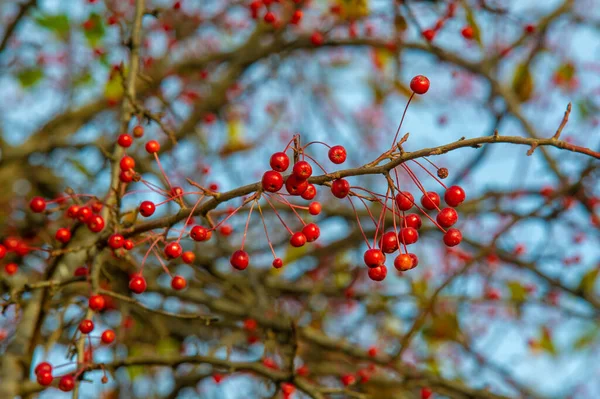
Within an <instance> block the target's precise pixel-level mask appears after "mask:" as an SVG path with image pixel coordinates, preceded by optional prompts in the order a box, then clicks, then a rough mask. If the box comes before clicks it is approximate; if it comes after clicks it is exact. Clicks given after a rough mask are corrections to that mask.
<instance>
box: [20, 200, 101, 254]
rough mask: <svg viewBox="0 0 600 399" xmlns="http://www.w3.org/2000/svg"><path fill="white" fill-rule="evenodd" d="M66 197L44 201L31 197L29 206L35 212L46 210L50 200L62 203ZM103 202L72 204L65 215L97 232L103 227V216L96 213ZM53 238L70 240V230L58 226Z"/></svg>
mask: <svg viewBox="0 0 600 399" xmlns="http://www.w3.org/2000/svg"><path fill="white" fill-rule="evenodd" d="M66 199H67V198H65V197H61V198H58V199H56V200H53V201H46V200H45V199H44V198H42V197H33V198H32V199H31V201H30V202H29V208H30V209H31V210H32V211H33V212H35V213H42V212H44V211H45V210H46V208H47V205H48V204H49V203H51V202H56V203H58V204H59V205H62V204H63V203H64V202H65V201H66ZM102 207H103V204H102V202H100V201H98V200H93V201H90V202H89V203H88V204H86V205H77V204H73V205H71V206H69V207H68V208H67V212H66V216H67V217H68V218H70V219H75V220H77V221H79V222H81V223H84V224H86V225H87V227H88V229H89V230H90V231H92V232H94V233H99V232H101V231H102V230H103V229H104V224H105V223H104V218H102V216H100V215H98V213H100V211H101V210H102ZM55 238H56V240H57V241H59V242H61V243H63V244H66V243H67V242H69V241H70V240H71V230H69V229H68V228H64V227H63V228H59V229H58V230H57V231H56V234H55Z"/></svg>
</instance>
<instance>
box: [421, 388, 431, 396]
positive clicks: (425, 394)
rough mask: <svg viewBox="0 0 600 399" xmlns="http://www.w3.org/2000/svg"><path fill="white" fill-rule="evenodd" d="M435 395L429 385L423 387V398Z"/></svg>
mask: <svg viewBox="0 0 600 399" xmlns="http://www.w3.org/2000/svg"><path fill="white" fill-rule="evenodd" d="M431 395H433V391H432V390H431V389H429V388H427V387H424V388H421V399H429V398H431Z"/></svg>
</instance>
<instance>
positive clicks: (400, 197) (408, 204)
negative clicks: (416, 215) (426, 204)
mask: <svg viewBox="0 0 600 399" xmlns="http://www.w3.org/2000/svg"><path fill="white" fill-rule="evenodd" d="M414 203H415V198H414V197H413V195H412V194H411V193H409V192H408V191H400V192H399V193H398V194H396V205H397V206H398V209H399V210H401V211H408V210H409V209H410V208H412V206H413V204H414Z"/></svg>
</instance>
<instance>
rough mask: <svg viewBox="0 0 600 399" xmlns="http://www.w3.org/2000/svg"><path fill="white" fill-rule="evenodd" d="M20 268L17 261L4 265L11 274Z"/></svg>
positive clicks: (7, 272)
mask: <svg viewBox="0 0 600 399" xmlns="http://www.w3.org/2000/svg"><path fill="white" fill-rule="evenodd" d="M17 270H19V266H18V265H17V264H16V263H7V264H6V265H4V272H5V273H6V274H8V275H9V276H12V275H13V274H15V273H16V272H17Z"/></svg>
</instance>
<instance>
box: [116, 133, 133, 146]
mask: <svg viewBox="0 0 600 399" xmlns="http://www.w3.org/2000/svg"><path fill="white" fill-rule="evenodd" d="M117 143H118V144H119V145H120V146H121V147H123V148H128V147H130V146H131V144H133V137H131V136H130V135H128V134H122V135H120V136H119V138H118V139H117Z"/></svg>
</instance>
